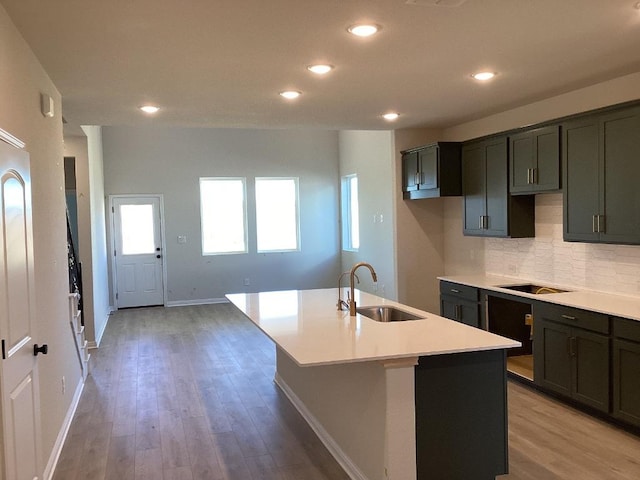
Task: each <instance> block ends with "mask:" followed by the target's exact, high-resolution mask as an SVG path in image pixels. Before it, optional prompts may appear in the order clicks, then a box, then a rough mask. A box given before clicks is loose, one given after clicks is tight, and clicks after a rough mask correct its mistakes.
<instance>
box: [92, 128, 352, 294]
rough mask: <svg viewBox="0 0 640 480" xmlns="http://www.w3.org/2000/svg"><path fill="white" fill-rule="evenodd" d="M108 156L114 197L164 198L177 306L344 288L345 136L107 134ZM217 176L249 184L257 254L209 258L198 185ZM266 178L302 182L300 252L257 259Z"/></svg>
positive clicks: (108, 187) (181, 131) (184, 131)
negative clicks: (258, 187) (261, 187)
mask: <svg viewBox="0 0 640 480" xmlns="http://www.w3.org/2000/svg"><path fill="white" fill-rule="evenodd" d="M103 147H104V175H105V195H114V194H162V195H163V196H164V211H165V234H166V242H167V244H166V246H165V247H166V248H165V260H166V262H167V277H168V285H167V288H168V301H169V302H170V303H173V304H177V303H183V302H198V301H207V300H212V299H219V298H223V297H224V295H225V294H226V293H233V292H256V291H266V290H281V289H305V288H321V287H331V286H335V285H336V281H337V276H338V270H339V266H340V263H339V262H340V258H339V250H338V221H337V219H338V134H337V133H336V132H333V131H309V130H286V131H285V130H237V129H201V128H191V129H190V128H174V129H170V128H126V127H105V128H103ZM214 176H234V177H237V176H244V177H247V203H248V218H249V253H248V254H244V255H217V256H202V253H201V241H200V206H199V187H198V181H199V177H214ZM260 176H296V177H299V179H300V180H299V190H300V234H301V245H302V249H301V251H300V252H290V253H270V254H257V253H256V238H255V227H254V226H253V225H254V224H255V220H254V219H255V207H254V187H253V180H254V178H255V177H260ZM179 235H186V237H187V243H186V244H178V243H177V237H178V236H179ZM245 278H249V280H250V285H249V286H245V285H244V279H245Z"/></svg>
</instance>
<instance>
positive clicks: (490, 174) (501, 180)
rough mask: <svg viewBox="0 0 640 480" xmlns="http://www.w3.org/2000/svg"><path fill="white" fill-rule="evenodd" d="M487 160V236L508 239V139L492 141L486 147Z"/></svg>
mask: <svg viewBox="0 0 640 480" xmlns="http://www.w3.org/2000/svg"><path fill="white" fill-rule="evenodd" d="M485 159H486V173H485V181H486V197H487V200H486V202H487V203H486V205H487V211H486V214H485V215H486V216H487V217H488V218H487V220H486V222H485V229H486V235H488V236H492V237H506V236H507V235H509V227H508V221H507V220H508V214H509V212H508V203H507V198H508V195H509V189H508V181H509V177H508V175H507V162H508V158H507V139H506V137H502V138H498V139H495V140H491V141H489V142H488V143H487V144H486V147H485Z"/></svg>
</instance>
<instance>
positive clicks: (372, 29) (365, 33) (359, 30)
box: [347, 23, 382, 37]
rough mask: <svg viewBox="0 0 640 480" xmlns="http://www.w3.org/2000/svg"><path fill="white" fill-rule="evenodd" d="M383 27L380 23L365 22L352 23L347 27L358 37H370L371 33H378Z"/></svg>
mask: <svg viewBox="0 0 640 480" xmlns="http://www.w3.org/2000/svg"><path fill="white" fill-rule="evenodd" d="M381 29H382V27H381V26H380V25H375V24H372V23H368V24H364V23H363V24H358V25H351V26H350V27H349V28H347V31H348V32H349V33H351V34H353V35H356V36H358V37H370V36H371V35H373V34H375V33H378V32H379V31H380V30H381Z"/></svg>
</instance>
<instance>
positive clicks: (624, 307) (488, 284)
mask: <svg viewBox="0 0 640 480" xmlns="http://www.w3.org/2000/svg"><path fill="white" fill-rule="evenodd" d="M438 279H439V280H445V281H448V282H454V283H460V284H463V285H468V286H470V287H477V288H482V289H485V290H493V291H495V292H502V293H508V294H510V295H516V296H520V297H525V298H530V299H535V300H540V301H544V302H549V303H556V304H558V305H564V306H567V307H574V308H580V309H583V310H590V311H592V312H598V313H604V314H606V315H613V316H617V317H623V318H628V319H630V320H638V321H640V298H639V297H630V296H625V295H615V294H613V293H604V292H598V291H594V290H586V289H583V288H574V287H571V286H567V285H557V284H553V283H549V282H539V281H536V280H525V279H522V278H514V277H503V276H499V275H452V276H442V277H438ZM525 283H532V284H535V285H541V286H546V287H554V288H559V289H562V290H568V291H567V292H562V293H545V294H541V295H534V294H530V293H524V292H518V291H516V290H508V289H506V288H500V286H509V285H522V284H525Z"/></svg>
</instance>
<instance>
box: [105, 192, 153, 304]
mask: <svg viewBox="0 0 640 480" xmlns="http://www.w3.org/2000/svg"><path fill="white" fill-rule="evenodd" d="M111 211H112V214H113V226H114V240H115V248H114V252H115V262H114V265H115V282H114V285H115V290H116V303H117V305H118V308H127V307H143V306H150V305H164V286H163V265H162V264H163V252H162V223H161V222H162V218H161V212H160V197H158V196H149V197H142V196H132V197H123V196H117V197H112V209H111Z"/></svg>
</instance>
